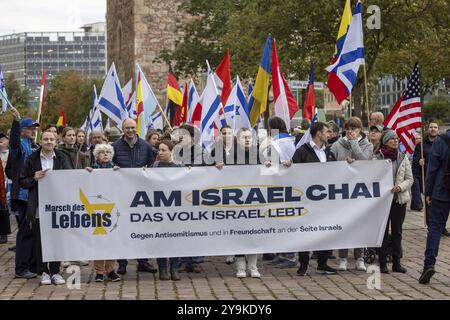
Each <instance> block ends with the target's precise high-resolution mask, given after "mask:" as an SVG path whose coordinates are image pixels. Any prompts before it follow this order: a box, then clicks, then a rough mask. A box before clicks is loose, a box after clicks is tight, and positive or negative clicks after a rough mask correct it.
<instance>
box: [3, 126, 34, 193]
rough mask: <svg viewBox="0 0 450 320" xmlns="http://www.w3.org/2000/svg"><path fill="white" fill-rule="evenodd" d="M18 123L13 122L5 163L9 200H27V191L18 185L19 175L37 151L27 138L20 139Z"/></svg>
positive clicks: (32, 142)
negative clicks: (9, 191)
mask: <svg viewBox="0 0 450 320" xmlns="http://www.w3.org/2000/svg"><path fill="white" fill-rule="evenodd" d="M20 131H21V130H20V122H19V121H17V120H13V123H12V126H11V133H10V139H9V155H8V161H7V163H6V168H5V172H6V176H7V177H8V179H11V181H12V185H11V200H22V201H27V200H28V190H27V189H24V188H21V187H20V185H19V179H20V174H21V172H22V170H23V168H24V166H25V162H26V161H27V159H28V158H29V157H30V155H31V154H32V153H33V151H34V150H36V149H37V147H38V146H37V145H36V144H35V143H34V141H32V140H31V139H29V138H24V139H22V138H21V137H20Z"/></svg>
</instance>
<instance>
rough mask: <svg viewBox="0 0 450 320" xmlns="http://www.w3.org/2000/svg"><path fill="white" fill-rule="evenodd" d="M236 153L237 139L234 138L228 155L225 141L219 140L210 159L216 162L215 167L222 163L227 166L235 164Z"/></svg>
mask: <svg viewBox="0 0 450 320" xmlns="http://www.w3.org/2000/svg"><path fill="white" fill-rule="evenodd" d="M235 153H236V139H234V138H233V144H232V147H231V149H230V150H229V153H228V154H227V151H226V150H225V147H224V144H223V141H222V140H218V141H216V142H215V143H214V146H213V148H212V150H211V153H210V157H211V159H212V160H214V163H213V165H215V164H218V163H221V162H223V163H225V164H234V162H235V159H234V158H235Z"/></svg>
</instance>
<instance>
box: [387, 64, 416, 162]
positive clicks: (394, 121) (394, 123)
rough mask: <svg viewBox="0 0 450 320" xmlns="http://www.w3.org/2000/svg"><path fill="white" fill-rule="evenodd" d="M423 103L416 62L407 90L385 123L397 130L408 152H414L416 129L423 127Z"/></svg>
mask: <svg viewBox="0 0 450 320" xmlns="http://www.w3.org/2000/svg"><path fill="white" fill-rule="evenodd" d="M421 110H422V103H421V102H420V73H419V65H418V64H417V63H416V65H415V67H414V70H413V72H412V74H411V76H410V77H409V79H408V85H407V87H406V91H404V92H403V94H402V95H401V97H400V98H399V99H398V101H397V102H396V104H395V105H394V107H393V108H392V111H391V113H389V115H388V116H387V118H386V120H385V121H384V125H385V126H386V127H388V128H390V129H392V130H395V131H396V132H397V135H398V137H399V138H400V141H401V142H402V143H403V145H404V146H405V148H406V152H407V153H409V154H412V153H413V152H414V148H415V146H416V138H415V134H416V129H417V128H421V127H422V112H421Z"/></svg>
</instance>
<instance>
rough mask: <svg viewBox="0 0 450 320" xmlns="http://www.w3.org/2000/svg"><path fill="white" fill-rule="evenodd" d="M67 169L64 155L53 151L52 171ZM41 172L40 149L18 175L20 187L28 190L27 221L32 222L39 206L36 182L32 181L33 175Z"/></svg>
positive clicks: (32, 155)
mask: <svg viewBox="0 0 450 320" xmlns="http://www.w3.org/2000/svg"><path fill="white" fill-rule="evenodd" d="M62 169H67V164H66V161H65V158H64V155H63V154H62V153H61V152H60V151H59V150H55V158H54V159H53V170H62ZM40 170H42V163H41V148H39V149H37V150H36V151H34V152H33V153H32V154H31V156H30V157H29V158H28V160H27V162H26V163H25V167H24V168H23V171H22V174H21V175H20V187H21V188H24V189H28V202H27V217H26V219H27V221H30V222H33V221H34V220H35V216H36V209H37V208H38V206H39V201H38V195H39V189H38V182H37V181H35V180H34V174H35V173H36V172H37V171H40Z"/></svg>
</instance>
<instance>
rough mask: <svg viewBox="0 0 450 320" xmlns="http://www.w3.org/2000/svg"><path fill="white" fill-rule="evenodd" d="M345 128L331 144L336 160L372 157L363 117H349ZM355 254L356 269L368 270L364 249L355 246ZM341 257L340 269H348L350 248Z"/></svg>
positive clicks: (340, 254) (348, 160)
mask: <svg viewBox="0 0 450 320" xmlns="http://www.w3.org/2000/svg"><path fill="white" fill-rule="evenodd" d="M344 129H345V132H344V134H343V135H344V136H343V137H341V138H339V140H338V141H336V142H335V143H334V144H333V145H332V146H331V152H332V153H333V155H334V157H335V158H336V160H337V161H347V162H348V163H352V162H353V161H355V160H369V159H372V152H373V145H372V143H370V142H369V140H368V139H367V137H366V135H365V134H364V132H363V131H362V129H363V126H362V122H361V119H359V118H358V117H351V118H349V119H348V120H347V121H345V123H344ZM353 255H354V257H355V260H356V262H355V264H356V270H358V271H366V266H365V265H364V258H363V249H361V248H355V249H354V250H353ZM339 258H340V264H339V270H340V271H347V266H348V261H347V259H348V249H340V250H339Z"/></svg>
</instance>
